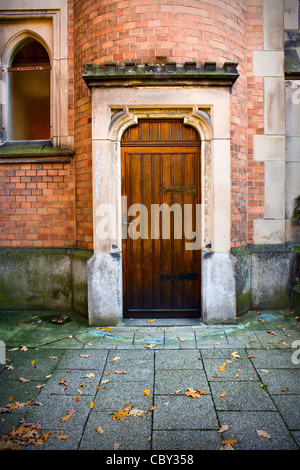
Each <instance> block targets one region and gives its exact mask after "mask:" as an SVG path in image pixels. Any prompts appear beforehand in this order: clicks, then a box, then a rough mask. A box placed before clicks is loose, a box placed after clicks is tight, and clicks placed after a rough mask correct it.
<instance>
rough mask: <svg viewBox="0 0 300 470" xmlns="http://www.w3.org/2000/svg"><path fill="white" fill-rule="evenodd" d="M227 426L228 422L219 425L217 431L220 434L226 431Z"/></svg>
mask: <svg viewBox="0 0 300 470" xmlns="http://www.w3.org/2000/svg"><path fill="white" fill-rule="evenodd" d="M229 428H230V426H228V424H223V426H221V427H220V429H219V431H218V432H219V433H220V434H222V432H225V431H228V429H229Z"/></svg>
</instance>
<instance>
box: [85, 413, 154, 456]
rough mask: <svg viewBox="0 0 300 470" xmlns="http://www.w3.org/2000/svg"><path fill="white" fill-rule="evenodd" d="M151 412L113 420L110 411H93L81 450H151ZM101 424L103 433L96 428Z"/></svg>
mask: <svg viewBox="0 0 300 470" xmlns="http://www.w3.org/2000/svg"><path fill="white" fill-rule="evenodd" d="M151 423H152V416H151V412H150V413H147V415H146V417H145V418H144V417H140V416H129V417H126V418H125V419H124V421H120V420H116V421H113V420H112V417H111V415H110V414H109V413H105V412H95V411H93V412H91V413H90V415H89V418H88V420H87V424H86V427H85V429H84V433H83V436H82V439H81V442H80V446H79V449H80V450H111V451H113V450H114V446H117V448H118V450H119V451H122V450H126V451H128V450H150V448H151V443H150V440H149V439H151ZM100 426H101V428H102V430H103V433H102V434H99V432H97V431H96V428H99V427H100Z"/></svg>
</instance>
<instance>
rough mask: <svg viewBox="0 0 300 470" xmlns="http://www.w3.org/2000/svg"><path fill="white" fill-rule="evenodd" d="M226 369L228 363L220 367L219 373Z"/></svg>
mask: <svg viewBox="0 0 300 470" xmlns="http://www.w3.org/2000/svg"><path fill="white" fill-rule="evenodd" d="M225 367H226V362H224V363H223V364H222V365H221V367H219V371H220V372H223V370H225Z"/></svg>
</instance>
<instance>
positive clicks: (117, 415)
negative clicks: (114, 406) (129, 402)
mask: <svg viewBox="0 0 300 470" xmlns="http://www.w3.org/2000/svg"><path fill="white" fill-rule="evenodd" d="M126 416H129V413H127V411H124V410H123V409H121V410H120V411H115V412H114V413H113V416H112V419H113V420H114V421H115V420H116V419H119V420H120V421H124V419H125V418H126Z"/></svg>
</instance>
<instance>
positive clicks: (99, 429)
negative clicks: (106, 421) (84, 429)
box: [96, 426, 104, 434]
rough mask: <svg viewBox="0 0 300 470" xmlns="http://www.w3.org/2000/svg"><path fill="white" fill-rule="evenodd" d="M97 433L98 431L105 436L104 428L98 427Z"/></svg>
mask: <svg viewBox="0 0 300 470" xmlns="http://www.w3.org/2000/svg"><path fill="white" fill-rule="evenodd" d="M96 431H97V432H98V433H99V434H103V433H104V431H103V428H102V426H98V427H97V428H96Z"/></svg>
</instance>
